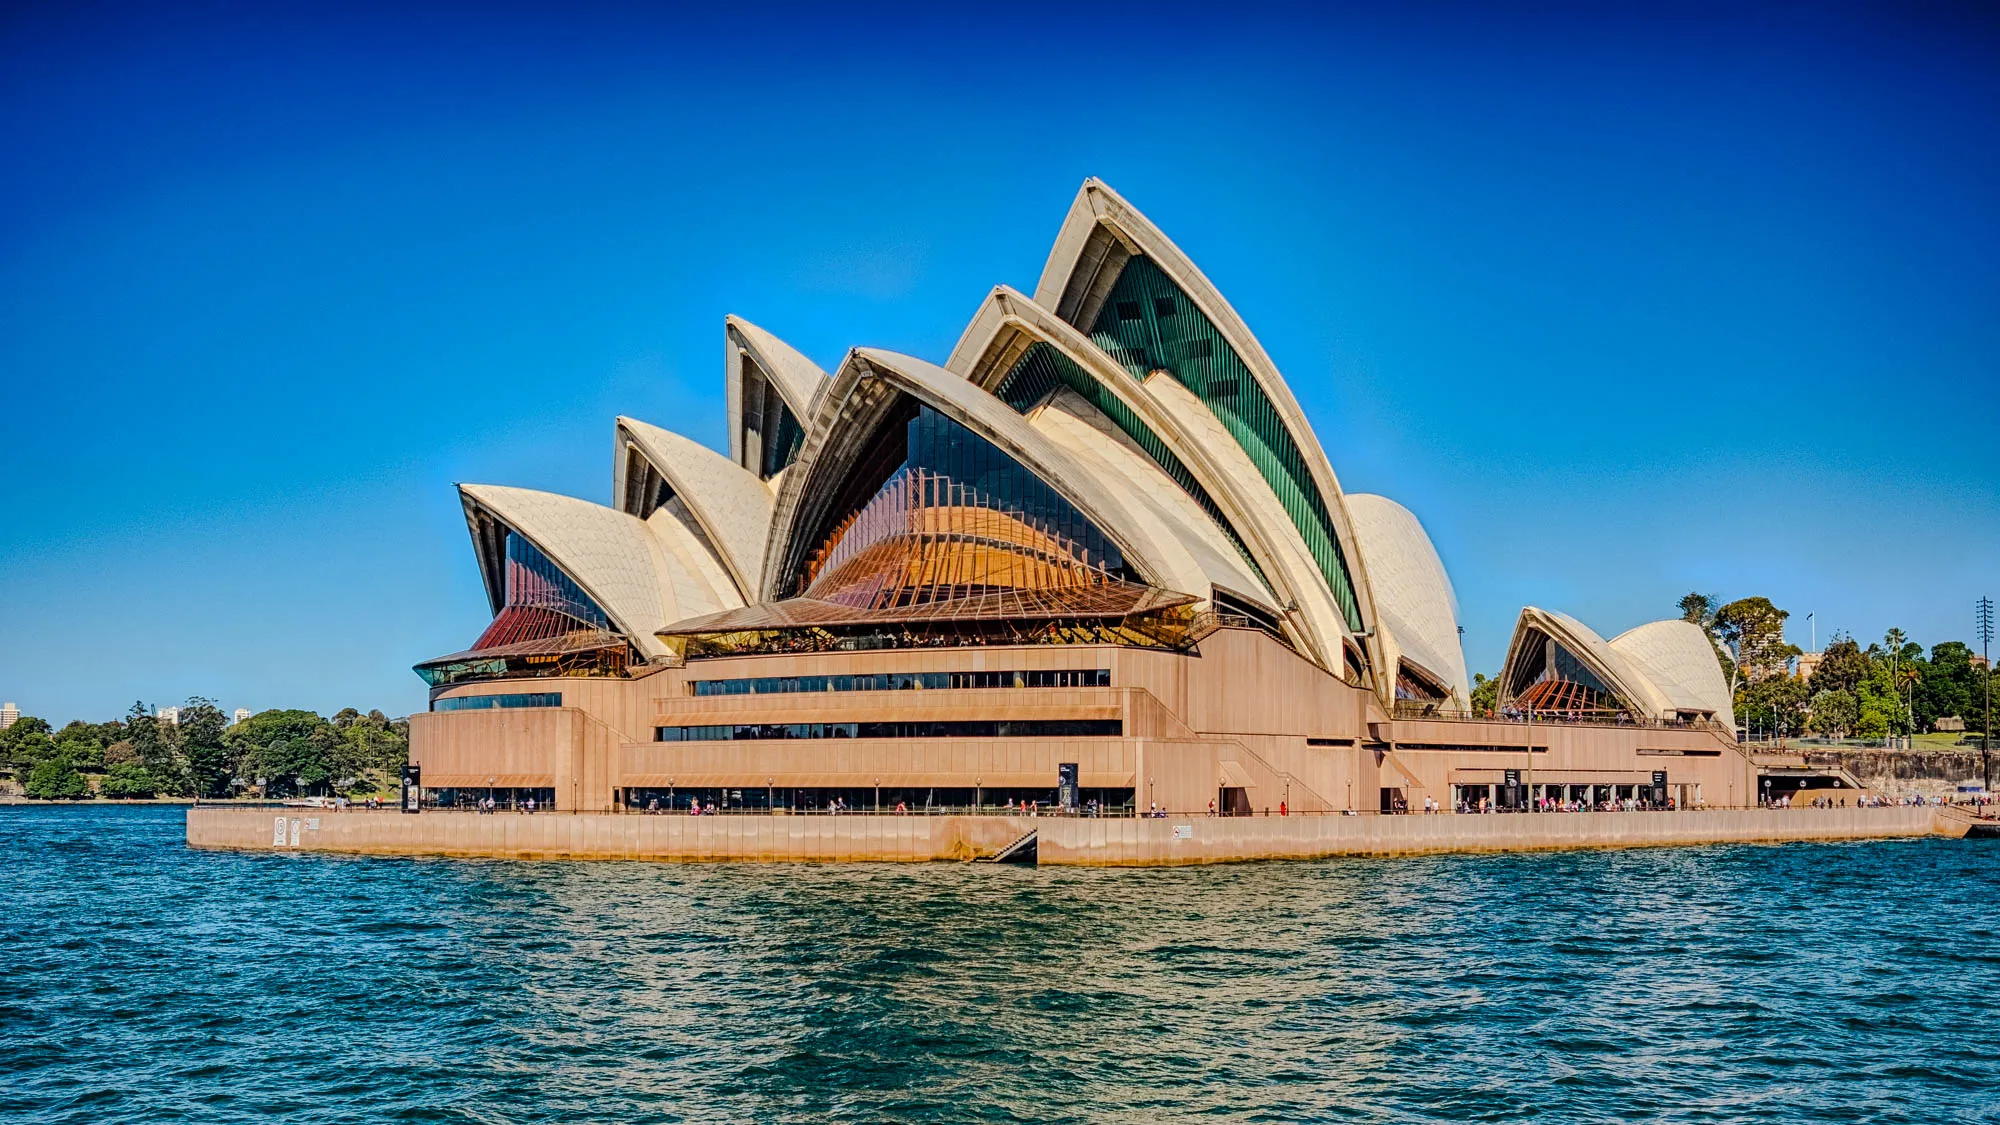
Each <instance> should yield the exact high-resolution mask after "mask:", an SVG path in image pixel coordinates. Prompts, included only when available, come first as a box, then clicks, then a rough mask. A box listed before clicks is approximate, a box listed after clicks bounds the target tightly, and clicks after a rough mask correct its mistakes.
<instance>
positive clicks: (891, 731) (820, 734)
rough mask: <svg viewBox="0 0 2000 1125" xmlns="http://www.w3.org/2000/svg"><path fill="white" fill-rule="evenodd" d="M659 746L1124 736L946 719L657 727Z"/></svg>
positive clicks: (1115, 730) (1117, 730)
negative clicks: (877, 739) (819, 740)
mask: <svg viewBox="0 0 2000 1125" xmlns="http://www.w3.org/2000/svg"><path fill="white" fill-rule="evenodd" d="M653 733H654V737H655V738H656V739H657V740H658V741H660V742H748V741H767V740H783V739H806V738H1064V737H1070V738H1101V737H1117V736H1119V735H1122V734H1123V733H1125V724H1124V722H1123V721H1122V720H1119V719H1025V720H1021V719H1017V720H1012V721H1008V720H990V719H969V720H946V721H939V722H901V723H895V722H889V723H741V724H737V725H735V726H699V727H654V728H653Z"/></svg>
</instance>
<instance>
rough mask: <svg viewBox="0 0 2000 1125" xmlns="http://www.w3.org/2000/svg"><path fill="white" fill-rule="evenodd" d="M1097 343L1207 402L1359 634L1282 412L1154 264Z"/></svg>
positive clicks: (1133, 275)
mask: <svg viewBox="0 0 2000 1125" xmlns="http://www.w3.org/2000/svg"><path fill="white" fill-rule="evenodd" d="M1090 336H1091V339H1093V340H1095V341H1096V342H1097V346H1098V347H1100V348H1103V349H1104V350H1105V352H1106V353H1108V354H1109V355H1110V356H1111V358H1113V359H1115V360H1117V361H1118V363H1119V364H1120V365H1122V366H1123V367H1124V368H1125V369H1126V370H1127V371H1130V372H1131V373H1132V375H1133V377H1134V378H1138V379H1144V378H1145V377H1146V376H1147V375H1148V374H1149V373H1151V372H1153V371H1156V370H1165V371H1166V372H1168V373H1169V374H1171V375H1172V376H1173V377H1174V378H1175V379H1177V380H1179V381H1180V384H1181V385H1182V386H1184V387H1186V388H1187V389H1188V390H1189V391H1192V392H1193V393H1194V395H1195V397H1196V398H1199V399H1201V401H1202V402H1203V403H1204V404H1206V405H1207V406H1208V408H1209V410H1210V411H1211V412H1213V413H1214V415H1215V417H1216V418H1217V420H1219V421H1220V422H1221V423H1222V424H1223V426H1224V428H1226V429H1227V430H1228V431H1229V433H1230V436H1232V437H1234V438H1235V439H1236V443H1237V444H1238V445H1240V446H1242V447H1243V452H1245V453H1247V454H1249V456H1250V461H1251V463H1252V464H1254V465H1256V466H1257V471H1258V473H1260V474H1261V475H1262V476H1263V478H1264V480H1265V482H1266V483H1268V484H1269V485H1270V486H1271V491H1272V492H1273V493H1275V494H1276V495H1277V497H1278V502H1279V503H1280V504H1282V505H1283V506H1284V509H1285V514H1286V515H1288V516H1290V517H1291V520H1292V525H1293V526H1294V527H1297V528H1298V529H1299V535H1300V536H1301V537H1302V538H1303V539H1304V540H1305V544H1306V549H1307V550H1308V551H1310V552H1311V554H1312V557H1313V561H1314V562H1315V563H1316V564H1318V566H1319V571H1320V574H1321V575H1322V576H1323V577H1324V578H1325V579H1326V584H1327V587H1328V589H1330V590H1332V591H1333V598H1334V601H1335V602H1336V603H1338V604H1339V606H1340V609H1341V614H1342V615H1343V616H1344V617H1346V619H1347V626H1348V628H1349V629H1351V630H1353V631H1355V632H1357V633H1358V632H1360V631H1361V609H1360V606H1359V604H1358V603H1357V602H1356V600H1355V593H1354V581H1353V579H1352V578H1350V577H1349V575H1348V570H1347V558H1346V555H1345V554H1344V553H1343V552H1342V551H1341V549H1340V540H1339V538H1338V537H1337V536H1336V535H1334V532H1333V519H1332V517H1331V515H1329V513H1328V511H1327V503H1326V499H1325V497H1323V496H1321V495H1320V492H1319V488H1318V486H1317V485H1315V484H1314V483H1313V479H1312V474H1311V472H1310V471H1308V469H1307V468H1306V459H1305V454H1304V453H1303V452H1302V451H1301V450H1300V449H1299V446H1298V443H1297V442H1296V441H1294V440H1293V438H1292V435H1291V432H1290V431H1288V430H1287V429H1286V428H1285V425H1284V423H1283V422H1282V421H1281V420H1280V419H1279V417H1278V410H1277V407H1276V406H1275V405H1274V404H1273V403H1272V402H1271V400H1270V398H1269V397H1267V396H1266V395H1265V394H1264V391H1263V388H1261V387H1259V386H1258V385H1257V381H1256V380H1255V379H1253V378H1252V377H1251V375H1250V369H1249V367H1248V366H1246V365H1245V364H1244V362H1243V359H1242V357H1240V356H1238V355H1237V354H1236V352H1235V349H1233V348H1231V347H1230V346H1229V342H1228V341H1227V340H1225V339H1223V337H1222V333H1221V331H1220V330H1218V329H1217V328H1216V327H1215V325H1214V324H1212V323H1210V322H1209V319H1208V318H1207V317H1206V316H1204V315H1202V313H1201V310H1200V309H1198V308H1196V307H1195V304H1194V302H1193V301H1190V300H1188V297H1187V294H1185V293H1183V292H1181V290H1180V287H1179V286H1177V285H1175V284H1174V283H1173V281H1172V280H1170V279H1169V278H1168V277H1167V275H1166V274H1165V273H1163V272H1161V270H1160V267H1158V266H1157V265H1154V264H1153V262H1152V261H1151V260H1150V259H1147V258H1144V257H1135V258H1133V259H1132V260H1131V261H1130V262H1129V263H1127V264H1126V266H1125V269H1124V272H1123V273H1121V274H1119V276H1118V283H1117V285H1115V286H1113V287H1112V290H1111V295H1110V297H1109V298H1108V299H1107V300H1106V301H1105V302H1104V308H1103V310H1102V311H1101V312H1099V313H1098V316H1097V322H1096V323H1095V324H1093V325H1091V326H1090Z"/></svg>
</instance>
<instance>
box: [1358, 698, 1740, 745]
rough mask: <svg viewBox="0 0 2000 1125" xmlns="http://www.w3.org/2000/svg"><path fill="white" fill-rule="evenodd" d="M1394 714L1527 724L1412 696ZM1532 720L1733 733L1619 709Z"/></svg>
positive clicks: (1508, 714)
mask: <svg viewBox="0 0 2000 1125" xmlns="http://www.w3.org/2000/svg"><path fill="white" fill-rule="evenodd" d="M1394 716H1395V717H1396V718H1398V719H1421V720H1426V721H1432V720H1435V721H1440V722H1453V723H1519V724H1521V725H1523V726H1526V725H1527V724H1528V721H1529V720H1528V715H1527V713H1526V712H1524V711H1518V710H1515V709H1513V708H1511V707H1506V708H1501V709H1500V710H1499V711H1459V710H1452V709H1450V708H1445V707H1439V706H1437V705H1436V704H1432V703H1425V702H1422V701H1421V700H1415V699H1399V700H1397V701H1396V708H1395V711H1394ZM1534 722H1535V723H1536V725H1538V726H1583V727H1630V728H1635V729H1640V730H1700V731H1712V732H1715V733H1719V734H1727V735H1730V736H1731V737H1734V736H1735V733H1736V732H1735V731H1734V730H1732V729H1731V728H1729V727H1728V726H1726V725H1725V724H1722V723H1718V722H1715V721H1713V720H1711V719H1646V718H1639V717H1636V716H1633V715H1630V714H1627V713H1625V712H1623V711H1621V712H1618V713H1616V714H1605V713H1603V712H1596V713H1592V712H1587V711H1570V712H1549V711H1537V712H1535V716H1534Z"/></svg>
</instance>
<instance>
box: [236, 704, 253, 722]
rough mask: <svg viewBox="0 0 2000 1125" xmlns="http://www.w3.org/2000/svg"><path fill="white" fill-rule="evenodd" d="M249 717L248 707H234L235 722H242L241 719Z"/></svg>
mask: <svg viewBox="0 0 2000 1125" xmlns="http://www.w3.org/2000/svg"><path fill="white" fill-rule="evenodd" d="M249 717H250V708H248V707H238V708H237V709H236V715H235V719H236V721H237V722H239V723H240V722H242V721H243V720H245V719H247V718H249Z"/></svg>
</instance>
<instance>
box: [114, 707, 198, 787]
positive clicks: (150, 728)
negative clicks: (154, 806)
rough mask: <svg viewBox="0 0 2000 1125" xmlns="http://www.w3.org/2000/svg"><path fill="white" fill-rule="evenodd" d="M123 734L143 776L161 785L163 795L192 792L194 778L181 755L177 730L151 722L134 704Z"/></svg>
mask: <svg viewBox="0 0 2000 1125" xmlns="http://www.w3.org/2000/svg"><path fill="white" fill-rule="evenodd" d="M125 732H126V737H127V738H128V739H130V740H131V743H132V750H133V752H134V753H135V754H136V755H137V756H138V759H139V764H141V765H143V766H145V767H146V772H147V773H150V774H152V775H153V780H155V781H157V782H159V783H160V789H161V791H162V792H166V793H177V794H190V793H193V792H194V775H193V773H192V771H190V770H189V769H188V764H187V759H186V757H185V756H184V755H182V753H181V740H180V730H179V728H178V727H176V726H174V724H172V723H163V722H161V721H160V720H159V719H157V718H154V717H153V713H152V711H151V710H150V709H148V708H147V706H146V705H145V704H144V703H134V704H132V709H131V710H130V711H128V712H126V715H125Z"/></svg>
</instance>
